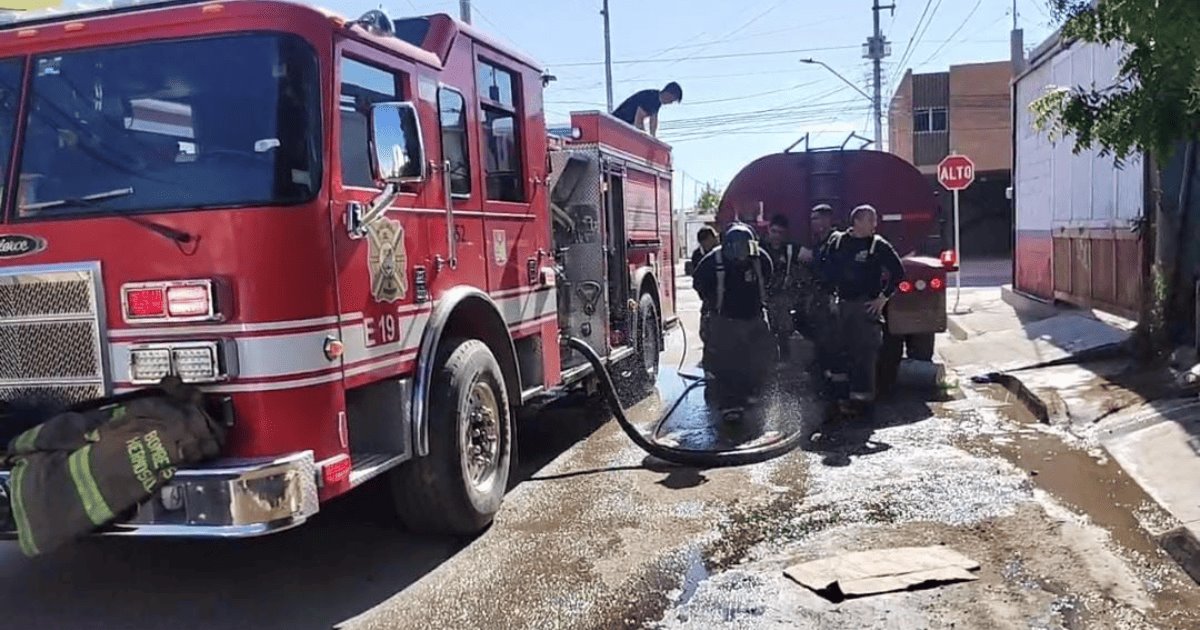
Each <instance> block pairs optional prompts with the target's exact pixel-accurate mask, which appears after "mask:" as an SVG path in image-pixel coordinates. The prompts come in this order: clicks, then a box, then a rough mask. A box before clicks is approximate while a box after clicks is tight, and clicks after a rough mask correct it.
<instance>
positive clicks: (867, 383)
mask: <svg viewBox="0 0 1200 630" xmlns="http://www.w3.org/2000/svg"><path fill="white" fill-rule="evenodd" d="M878 220H879V219H878V214H877V213H876V211H875V208H874V207H872V206H869V205H862V206H858V207H857V208H855V209H854V211H853V212H851V213H850V223H851V225H850V229H848V230H846V231H844V232H838V233H836V234H834V235H833V236H832V237H831V240H830V242H829V246H828V247H827V249H826V251H825V254H824V256H823V257H822V260H821V262H820V268H821V275H822V276H823V277H824V278H825V280H826V281H828V282H829V284H830V286H831V287H832V288H833V291H834V295H835V297H836V309H835V317H836V322H835V334H834V335H832V337H833V338H834V339H835V340H836V343H837V344H838V348H837V356H836V360H835V365H834V369H833V373H834V378H835V379H836V378H837V377H838V376H841V375H844V376H845V377H847V379H848V381H849V392H848V396H846V397H842V396H840V395H839V400H838V408H839V411H840V412H843V413H847V414H851V415H857V414H860V413H869V412H870V410H871V408H872V407H873V405H874V402H875V367H876V363H877V362H878V359H879V349H880V347H881V346H882V345H883V323H884V319H883V317H884V308H885V307H886V306H887V301H888V299H890V298H891V297H892V294H893V293H895V292H896V287H897V285H898V284H899V283H900V281H901V280H903V279H904V267H903V265H902V264H901V262H900V257H899V256H897V255H896V250H895V249H894V248H893V247H892V245H891V243H889V242H887V240H886V239H884V238H883V237H882V236H879V235H878V234H876V233H875V229H876V226H877V224H878ZM839 394H841V392H839Z"/></svg>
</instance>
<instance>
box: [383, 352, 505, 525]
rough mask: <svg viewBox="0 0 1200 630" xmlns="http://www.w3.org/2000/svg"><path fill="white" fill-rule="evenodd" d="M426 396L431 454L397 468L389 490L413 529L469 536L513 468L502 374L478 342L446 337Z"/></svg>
mask: <svg viewBox="0 0 1200 630" xmlns="http://www.w3.org/2000/svg"><path fill="white" fill-rule="evenodd" d="M444 343H445V347H446V350H445V351H444V352H441V353H439V358H440V360H439V362H438V367H437V368H436V370H435V372H434V377H433V380H432V382H431V387H430V394H429V412H428V413H429V455H427V456H426V457H422V458H418V459H414V460H413V461H410V462H408V463H406V464H405V465H403V466H401V467H400V468H398V469H397V470H396V471H395V473H394V476H393V478H392V492H393V498H394V502H395V504H396V509H397V511H398V515H399V517H400V520H401V521H402V522H403V523H404V524H405V525H406V526H407V527H408V528H409V529H410V530H412V531H415V532H420V533H432V534H454V535H468V536H469V535H475V534H478V533H480V532H482V531H483V530H485V529H486V528H487V527H488V525H490V524H491V522H492V519H493V518H494V517H495V516H496V513H497V512H499V511H500V504H501V503H502V502H503V500H504V493H505V491H506V490H507V489H508V481H509V473H510V471H511V469H512V444H513V439H512V433H513V431H512V427H513V423H512V409H511V407H510V406H509V400H508V390H507V388H506V387H505V386H504V374H503V373H502V372H501V371H500V364H499V363H498V362H497V361H496V357H495V355H494V354H492V351H491V350H490V349H489V348H488V347H487V345H486V344H484V343H483V342H482V341H479V340H476V339H448V340H445V341H444Z"/></svg>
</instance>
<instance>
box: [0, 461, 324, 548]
mask: <svg viewBox="0 0 1200 630" xmlns="http://www.w3.org/2000/svg"><path fill="white" fill-rule="evenodd" d="M316 471H317V468H316V465H315V463H314V461H313V454H312V452H311V451H304V452H301V453H292V454H290V455H285V456H281V457H276V458H262V459H237V460H215V461H212V462H208V463H206V464H203V465H201V466H197V467H194V468H188V469H182V470H179V471H177V472H176V473H175V477H174V479H173V480H172V481H171V482H170V483H169V484H167V485H165V486H163V487H162V488H161V489H160V490H159V491H158V492H157V493H155V494H154V495H153V496H152V497H150V499H148V500H147V501H145V502H143V503H142V504H141V505H139V506H138V507H137V508H135V509H134V510H131V511H130V512H129V513H127V514H125V515H123V517H122V518H120V519H118V521H117V522H115V523H112V524H111V525H109V526H107V527H105V528H103V529H101V530H99V531H97V532H96V533H97V534H100V535H106V536H160V537H177V538H251V537H255V536H263V535H266V534H272V533H275V532H280V531H283V530H286V529H291V528H292V527H296V526H297V525H300V524H302V523H304V522H305V521H307V520H308V519H309V518H310V517H311V516H313V515H314V514H316V513H317V511H318V509H319V503H318V499H317V472H316ZM8 484H9V471H7V470H0V537H3V538H9V539H11V538H14V537H15V536H16V526H15V524H14V523H13V519H12V517H11V509H10V506H9V501H10V498H9V497H10V493H9V485H8Z"/></svg>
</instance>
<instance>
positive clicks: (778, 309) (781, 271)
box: [763, 214, 803, 362]
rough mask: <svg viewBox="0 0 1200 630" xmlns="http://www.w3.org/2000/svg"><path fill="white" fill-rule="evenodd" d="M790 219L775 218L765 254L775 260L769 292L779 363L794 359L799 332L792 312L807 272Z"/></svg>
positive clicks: (768, 236) (769, 311) (769, 306)
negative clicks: (795, 336) (794, 238)
mask: <svg viewBox="0 0 1200 630" xmlns="http://www.w3.org/2000/svg"><path fill="white" fill-rule="evenodd" d="M789 232H790V225H789V224H788V218H787V217H786V216H784V215H782V214H777V215H775V216H773V217H771V224H770V226H769V227H768V228H767V242H766V243H765V244H764V247H763V250H764V251H765V252H766V253H767V255H768V256H770V257H771V266H772V267H773V271H774V273H773V275H772V276H771V286H770V287H768V288H767V321H768V322H769V323H770V324H771V332H772V333H774V334H775V343H776V346H777V348H778V350H779V361H780V362H786V361H787V360H788V359H790V358H791V356H792V333H793V332H795V330H796V324H795V321H793V319H792V309H793V308H795V306H796V302H797V300H798V299H799V296H800V286H801V283H802V281H803V277H802V274H803V270H802V269H801V268H800V251H799V250H800V248H799V247H798V246H797V245H796V243H794V242H793V241H792V240H791V238H790V236H791V235H790V233H789Z"/></svg>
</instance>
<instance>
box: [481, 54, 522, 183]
mask: <svg viewBox="0 0 1200 630" xmlns="http://www.w3.org/2000/svg"><path fill="white" fill-rule="evenodd" d="M478 88H479V102H480V106H481V109H482V110H483V138H484V154H485V159H486V162H485V164H484V170H485V172H486V173H487V197H488V199H491V200H493V201H524V200H525V187H524V181H525V176H524V169H523V168H522V164H521V134H520V122H519V121H520V116H519V110H520V106H521V103H520V99H519V98H518V94H519V91H520V86H519V83H518V79H517V76H516V74H514V73H513V72H511V71H509V70H505V69H504V68H501V67H499V66H497V65H495V64H493V63H491V62H489V61H486V60H484V59H480V60H479V72H478Z"/></svg>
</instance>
